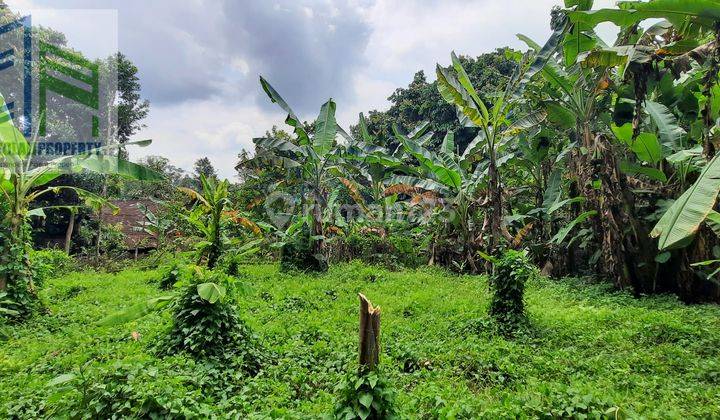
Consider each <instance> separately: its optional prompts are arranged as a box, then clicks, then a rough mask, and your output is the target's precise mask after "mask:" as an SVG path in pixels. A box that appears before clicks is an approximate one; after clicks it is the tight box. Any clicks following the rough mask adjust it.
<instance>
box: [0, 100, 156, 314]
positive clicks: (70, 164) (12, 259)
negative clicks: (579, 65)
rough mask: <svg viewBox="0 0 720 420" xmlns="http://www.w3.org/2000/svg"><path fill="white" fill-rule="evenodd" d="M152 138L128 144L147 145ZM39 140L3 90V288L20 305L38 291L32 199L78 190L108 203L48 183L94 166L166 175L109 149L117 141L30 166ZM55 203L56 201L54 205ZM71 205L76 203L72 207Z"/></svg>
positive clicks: (90, 201) (141, 175)
mask: <svg viewBox="0 0 720 420" xmlns="http://www.w3.org/2000/svg"><path fill="white" fill-rule="evenodd" d="M148 144H150V140H146V141H140V142H131V143H126V145H138V146H147V145H148ZM34 146H35V141H28V140H27V139H25V137H24V136H23V135H22V133H21V132H20V131H19V130H18V129H17V128H16V127H15V125H14V124H13V122H12V119H11V118H10V113H9V111H8V109H7V106H6V104H5V100H4V98H3V97H2V95H0V193H1V194H2V196H3V198H4V200H5V201H6V202H7V203H8V206H7V212H6V214H4V215H3V219H2V229H1V232H0V244H1V245H2V246H3V248H4V251H3V253H2V255H1V256H0V290H5V289H9V290H8V293H9V295H10V296H11V297H12V298H13V300H14V301H16V302H18V304H19V305H20V306H25V305H26V304H27V305H29V304H30V303H31V301H32V300H34V299H33V298H32V296H34V294H35V290H34V289H35V285H34V282H33V274H32V267H31V265H30V262H29V260H28V258H27V254H28V253H27V250H28V248H29V247H30V245H29V244H30V235H29V233H30V232H29V228H28V225H27V222H28V219H29V218H30V217H31V216H43V215H44V211H43V208H42V207H37V208H31V207H32V204H33V202H35V201H36V200H37V199H39V198H41V197H43V196H44V195H46V194H49V193H56V192H58V191H61V190H71V191H74V192H75V193H76V194H77V195H78V196H79V197H80V198H82V199H83V200H84V201H85V204H86V205H89V206H92V207H95V208H97V207H98V206H101V205H107V202H106V200H104V199H103V198H101V197H99V196H97V195H95V194H93V193H91V192H89V191H86V190H83V189H81V188H76V187H71V186H62V185H60V186H57V185H53V186H48V184H49V183H50V182H51V181H53V180H55V179H57V178H58V177H59V176H60V175H62V174H66V173H79V172H82V171H92V172H98V173H103V174H116V175H120V176H123V177H127V178H132V179H138V180H146V181H157V180H161V179H163V176H162V175H160V174H158V173H156V172H154V171H152V170H150V169H148V168H145V167H143V166H140V165H137V164H135V163H132V162H129V161H127V160H124V159H121V158H119V157H117V156H115V155H113V154H112V153H111V152H112V151H113V149H115V147H114V146H106V147H103V148H100V149H96V150H95V151H93V152H92V153H86V154H81V155H73V156H64V157H61V158H58V159H55V160H51V161H49V162H47V163H46V164H44V165H42V166H37V167H32V166H31V163H32V157H33V152H34ZM53 207H54V208H57V207H58V206H53ZM70 207H72V206H70Z"/></svg>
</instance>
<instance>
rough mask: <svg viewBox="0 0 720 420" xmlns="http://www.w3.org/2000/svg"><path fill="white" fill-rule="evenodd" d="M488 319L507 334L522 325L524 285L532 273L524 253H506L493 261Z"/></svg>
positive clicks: (523, 316) (508, 251) (530, 265)
mask: <svg viewBox="0 0 720 420" xmlns="http://www.w3.org/2000/svg"><path fill="white" fill-rule="evenodd" d="M492 261H493V264H494V267H493V273H492V275H491V276H490V287H491V289H492V292H493V296H492V299H491V301H490V316H491V317H493V318H494V319H495V320H496V321H497V322H498V324H499V326H500V327H501V329H502V330H504V331H506V332H511V331H513V330H514V329H515V328H516V327H517V326H518V325H519V324H520V323H522V322H524V321H525V303H524V301H523V298H524V295H525V283H526V282H527V280H528V278H530V276H532V275H533V274H534V272H535V269H534V268H533V266H532V264H531V263H530V260H529V259H528V257H527V252H526V251H524V250H523V251H516V250H507V251H505V253H504V254H503V255H502V256H501V257H500V258H493V259H492Z"/></svg>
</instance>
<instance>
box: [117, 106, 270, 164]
mask: <svg viewBox="0 0 720 420" xmlns="http://www.w3.org/2000/svg"><path fill="white" fill-rule="evenodd" d="M283 118H284V117H283V115H282V114H281V113H280V112H278V113H268V112H266V111H264V110H261V109H260V108H258V107H257V106H255V105H252V104H250V105H248V104H239V105H232V104H228V103H226V102H223V101H221V100H218V99H209V100H203V101H193V102H183V103H181V104H177V105H168V106H162V107H154V108H152V111H151V113H150V116H149V118H148V121H147V125H148V128H146V129H144V130H143V131H142V132H141V133H140V134H139V135H138V136H137V137H138V138H150V139H152V140H153V143H152V144H151V145H150V146H148V147H147V148H143V149H133V150H131V151H130V152H131V154H132V156H147V155H162V156H165V157H167V158H169V159H170V160H171V161H172V163H173V164H174V165H176V166H179V167H181V168H184V169H186V170H191V169H192V165H193V163H194V162H195V161H196V160H197V159H199V158H201V157H203V156H207V157H208V158H210V160H211V161H212V163H213V165H214V166H215V167H216V168H217V170H218V173H219V174H220V175H221V176H223V177H227V178H233V177H234V176H235V172H234V169H233V168H234V166H235V164H236V163H237V155H238V153H240V151H241V150H243V149H246V150H252V149H253V145H252V139H253V137H259V136H262V135H264V134H265V131H267V130H268V129H269V128H270V127H272V125H273V124H277V125H281V124H282V121H283Z"/></svg>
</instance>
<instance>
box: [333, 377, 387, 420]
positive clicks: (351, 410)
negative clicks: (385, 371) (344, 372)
mask: <svg viewBox="0 0 720 420" xmlns="http://www.w3.org/2000/svg"><path fill="white" fill-rule="evenodd" d="M335 392H336V393H337V394H338V401H337V404H336V406H335V418H338V419H347V420H351V419H363V420H364V419H373V420H375V419H391V418H394V417H395V415H396V413H395V408H394V403H393V401H394V397H395V396H394V394H393V392H392V391H391V390H390V387H389V385H388V383H387V382H386V381H385V380H384V378H383V376H382V371H380V370H375V371H371V372H368V373H365V374H362V375H360V376H359V377H358V375H357V374H356V373H355V372H352V373H351V374H348V376H347V378H346V379H345V381H344V382H342V383H340V385H338V387H337V388H336V389H335Z"/></svg>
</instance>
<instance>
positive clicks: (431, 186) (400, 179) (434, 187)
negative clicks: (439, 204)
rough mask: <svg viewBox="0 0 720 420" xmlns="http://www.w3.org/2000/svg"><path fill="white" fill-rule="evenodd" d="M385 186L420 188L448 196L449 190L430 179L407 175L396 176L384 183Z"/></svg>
mask: <svg viewBox="0 0 720 420" xmlns="http://www.w3.org/2000/svg"><path fill="white" fill-rule="evenodd" d="M385 184H386V185H398V184H402V185H409V186H411V187H418V188H422V189H424V190H427V191H435V192H437V193H439V194H441V195H444V196H448V195H450V190H449V189H448V188H447V187H446V186H444V185H443V184H441V183H439V182H437V181H433V180H431V179H424V178H417V177H414V176H407V175H396V176H393V177H391V178H390V179H388V180H387V181H385Z"/></svg>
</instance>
